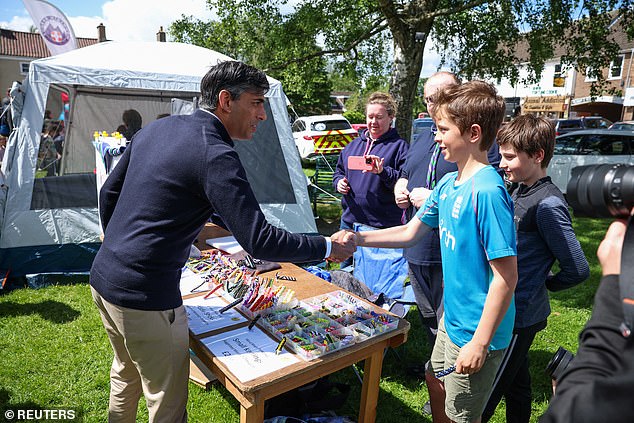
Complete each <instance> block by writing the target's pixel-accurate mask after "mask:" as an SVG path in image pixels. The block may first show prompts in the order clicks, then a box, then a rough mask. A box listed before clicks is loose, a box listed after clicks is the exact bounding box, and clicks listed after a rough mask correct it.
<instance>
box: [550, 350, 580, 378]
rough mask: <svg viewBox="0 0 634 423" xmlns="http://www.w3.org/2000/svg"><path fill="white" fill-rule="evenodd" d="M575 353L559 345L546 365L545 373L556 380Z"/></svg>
mask: <svg viewBox="0 0 634 423" xmlns="http://www.w3.org/2000/svg"><path fill="white" fill-rule="evenodd" d="M573 358H575V355H574V354H573V353H571V352H570V351H568V350H567V349H565V348H563V347H559V349H557V352H556V353H555V355H553V358H551V359H550V361H549V362H548V364H547V365H546V370H545V371H546V373H547V374H548V375H549V376H550V377H551V378H552V379H554V380H558V379H559V378H560V377H561V375H562V374H563V372H564V370H566V367H568V365H569V364H570V362H571V361H572V359H573Z"/></svg>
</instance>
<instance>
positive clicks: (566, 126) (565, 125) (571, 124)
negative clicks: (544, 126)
mask: <svg viewBox="0 0 634 423" xmlns="http://www.w3.org/2000/svg"><path fill="white" fill-rule="evenodd" d="M553 124H554V125H555V133H556V134H557V135H563V134H567V133H568V132H572V131H580V130H582V129H607V128H608V127H609V126H610V125H612V122H611V121H609V120H607V119H606V118H602V117H600V116H588V117H580V118H573V119H556V120H554V121H553Z"/></svg>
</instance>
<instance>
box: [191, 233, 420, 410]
mask: <svg viewBox="0 0 634 423" xmlns="http://www.w3.org/2000/svg"><path fill="white" fill-rule="evenodd" d="M222 235H226V232H222V231H221V230H220V229H219V228H217V227H213V226H207V227H205V229H204V230H203V232H202V233H201V235H200V236H199V241H200V242H198V243H197V246H198V247H199V248H201V249H207V248H208V247H206V245H205V244H204V241H205V240H206V239H209V238H215V237H218V236H222ZM281 265H282V268H281V269H279V270H277V272H279V273H280V274H282V275H285V276H290V277H293V278H296V280H295V281H292V280H291V281H286V280H278V281H276V282H275V284H284V285H286V287H287V288H290V289H292V290H293V291H294V292H295V296H296V297H297V299H298V300H300V305H311V306H315V303H316V302H322V303H323V302H328V301H331V302H341V301H340V300H342V299H343V298H345V299H347V300H349V301H352V302H353V303H356V304H358V305H359V306H361V305H362V307H359V308H360V309H367V310H371V313H372V316H377V315H378V316H380V317H381V319H383V320H382V321H383V322H385V326H382V328H384V329H383V330H380V329H379V328H377V330H376V331H373V333H368V331H367V329H368V328H367V327H365V326H360V325H362V323H359V324H355V323H354V321H353V322H347V323H346V322H344V323H343V324H344V325H345V324H348V323H350V325H349V326H346V327H345V329H344V330H345V331H346V333H354V334H355V337H354V340H355V341H354V342H353V343H350V344H349V345H346V346H343V345H339V343H337V344H336V346H334V347H333V348H332V349H330V348H329V347H328V345H327V346H325V347H324V348H319V350H314V349H313V350H310V349H309V350H304V349H302V346H301V343H294V342H293V341H291V338H292V339H294V340H295V341H297V339H296V337H293V336H292V334H290V335H287V340H288V342H286V345H285V347H284V348H283V349H282V350H281V351H280V353H279V354H276V353H275V350H276V349H277V347H278V345H279V339H280V338H281V337H282V336H285V335H283V334H280V333H279V332H276V331H275V328H274V327H273V326H272V325H271V323H273V324H274V323H276V322H273V318H272V317H271V315H269V316H268V318H266V317H267V315H266V313H264V314H263V316H262V317H261V318H260V319H259V320H258V322H257V324H256V325H255V326H253V327H252V328H251V329H249V327H248V326H249V323H250V322H251V318H252V317H253V316H254V315H253V314H251V313H250V312H249V310H244V309H243V308H241V307H236V308H233V309H231V310H229V311H227V312H225V313H222V315H220V314H219V313H217V311H218V308H219V307H220V306H222V305H226V304H228V303H229V301H230V298H222V293H221V291H222V289H220V290H219V291H218V292H216V293H214V294H212V295H211V296H209V297H208V298H207V299H203V297H204V296H205V292H201V293H196V294H189V295H184V296H183V298H184V300H185V305H186V307H187V306H188V304H189V307H190V309H189V310H188V315H190V314H192V315H191V316H190V318H193V319H194V320H196V319H198V318H200V321H199V322H198V323H200V322H203V323H201V324H192V320H190V346H191V348H192V350H193V351H194V352H195V353H196V356H197V358H198V359H200V361H201V362H202V363H203V364H204V365H205V366H207V367H208V368H209V369H210V370H211V371H212V372H213V373H214V375H215V376H216V377H217V378H218V380H219V381H220V383H222V384H223V385H224V386H225V387H226V388H227V390H228V391H229V392H231V394H232V395H233V396H234V397H235V398H236V399H237V400H238V401H239V402H240V421H241V422H242V423H253V422H262V421H263V420H264V401H265V400H267V399H269V398H272V397H275V396H277V395H280V394H282V393H284V392H287V391H289V390H291V389H294V388H297V387H299V386H302V385H304V384H306V383H309V382H312V381H314V380H316V379H318V378H320V377H322V376H325V375H328V374H331V373H334V372H336V371H338V370H340V369H343V368H345V367H348V366H351V365H352V364H354V363H357V362H359V361H361V360H365V366H364V375H363V387H362V392H361V404H360V409H359V419H358V421H359V422H374V421H375V418H376V406H377V400H378V395H379V382H380V378H381V367H382V364H383V351H384V350H385V348H388V347H395V346H398V345H400V344H402V343H404V342H405V341H406V339H407V332H408V331H409V327H410V325H409V323H408V322H407V321H406V320H402V319H398V318H397V317H394V316H392V315H386V314H385V311H384V310H382V309H380V308H378V307H376V306H374V305H373V304H370V303H368V302H366V301H363V300H361V299H359V298H358V297H354V296H352V295H351V294H348V293H346V292H345V291H341V290H340V289H339V288H338V287H337V286H335V285H332V284H330V283H328V282H326V281H324V280H323V279H321V278H319V277H317V276H314V275H312V274H311V273H309V272H306V271H305V270H303V269H302V268H300V267H298V266H295V265H293V264H290V263H282V264H281ZM275 273H276V271H272V272H268V273H264V274H262V275H261V276H262V277H270V278H273V277H274V276H275ZM225 297H226V295H225ZM343 302H344V303H345V301H343ZM201 305H209V307H210V308H209V309H213V310H215V311H213V312H206V314H205V315H203V313H201V311H200V310H202V308H201V309H196V307H201ZM238 310H241V311H240V312H238ZM193 311H195V313H196V314H198V315H199V316H198V317H196V316H193V314H195V313H193ZM280 313H281V314H280V316H281V317H283V316H286V318H287V319H288V318H289V317H292V316H289V315H288V314H287V313H285V312H280ZM289 313H291V312H289ZM295 313H297V312H296V311H295ZM350 313H352V311H351V312H350ZM317 314H318V313H317V312H316V311H315V315H317ZM207 317H209V319H206V318H207ZM296 317H297V318H299V320H301V319H302V316H301V315H298V316H296ZM353 317H354V316H353ZM333 318H334V317H333ZM357 319H359V317H358V316H357ZM292 320H293V321H294V322H297V319H296V318H293V319H292ZM317 320H323V321H327V320H328V318H327V317H325V316H324V317H323V319H317ZM205 322H206V323H207V324H209V325H210V326H207V327H205ZM331 322H332V321H331ZM326 324H327V323H326ZM333 325H337V323H333ZM379 326H381V325H379ZM296 327H297V326H296ZM356 327H362V328H364V330H361V329H359V330H358V331H356V330H354V329H355V328H356ZM313 329H314V328H313ZM329 329H330V330H331V329H333V327H330V328H329ZM298 330H301V329H298ZM307 330H308V329H307ZM318 330H320V328H317V331H318ZM297 333H299V332H297ZM311 333H313V334H314V331H311ZM337 333H339V332H337ZM331 334H333V335H334V334H335V332H333V333H331ZM361 334H364V335H369V336H368V337H366V336H364V335H361ZM302 335H303V334H302ZM276 336H277V338H276ZM342 336H343V335H342ZM297 338H299V339H302V338H301V337H299V335H298V336H297ZM348 338H349V337H346V339H348ZM329 339H330V340H331V339H332V338H330V337H329ZM297 342H300V341H297ZM330 345H334V344H330ZM311 348H314V346H312V345H311Z"/></svg>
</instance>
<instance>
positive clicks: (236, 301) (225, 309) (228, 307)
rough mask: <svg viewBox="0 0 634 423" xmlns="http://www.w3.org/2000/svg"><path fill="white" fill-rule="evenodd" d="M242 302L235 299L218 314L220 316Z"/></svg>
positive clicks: (240, 299)
mask: <svg viewBox="0 0 634 423" xmlns="http://www.w3.org/2000/svg"><path fill="white" fill-rule="evenodd" d="M241 302H242V298H238V299H236V300H235V301H234V302H232V303H229V304H227V305H226V306H224V307H223V308H221V309H220V310H219V311H218V312H219V313H220V314H222V313H224V312H226V311H227V310H231V309H232V308H234V307H235V306H237V305H238V304H240V303H241Z"/></svg>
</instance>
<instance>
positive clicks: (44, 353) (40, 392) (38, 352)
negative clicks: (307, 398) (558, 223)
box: [0, 219, 609, 423]
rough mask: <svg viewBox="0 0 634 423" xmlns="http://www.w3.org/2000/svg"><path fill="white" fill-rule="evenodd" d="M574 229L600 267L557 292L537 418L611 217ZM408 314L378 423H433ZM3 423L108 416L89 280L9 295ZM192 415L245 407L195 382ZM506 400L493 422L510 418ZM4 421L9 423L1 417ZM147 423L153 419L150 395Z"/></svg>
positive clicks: (0, 373) (542, 341)
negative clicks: (48, 413)
mask: <svg viewBox="0 0 634 423" xmlns="http://www.w3.org/2000/svg"><path fill="white" fill-rule="evenodd" d="M574 224H575V229H576V232H577V236H578V237H579V239H580V241H581V244H582V246H583V249H584V251H585V253H586V256H587V257H588V260H589V261H590V264H591V271H592V274H591V277H590V280H589V281H587V282H585V283H584V284H582V285H581V286H579V287H576V288H573V289H571V290H568V291H563V292H560V293H557V294H553V295H552V296H551V304H552V309H553V313H552V315H551V316H550V318H549V320H548V327H547V328H546V329H545V330H544V331H542V332H541V333H540V334H539V335H538V336H537V338H536V340H535V343H534V345H533V348H532V349H531V352H530V360H531V372H532V375H533V387H534V401H533V419H532V421H537V418H538V416H539V415H541V414H542V413H543V412H544V410H545V409H546V407H547V405H548V399H549V398H550V392H551V388H550V380H549V379H548V377H547V376H546V374H545V373H544V371H543V369H544V368H545V367H546V364H547V362H548V360H550V358H551V357H552V355H553V354H554V353H555V351H556V350H557V348H558V347H559V346H563V347H565V348H567V349H569V350H571V351H573V352H574V351H576V349H577V335H578V333H579V331H580V329H581V328H582V327H583V325H584V323H585V322H586V320H587V319H588V317H589V316H590V311H591V307H592V299H593V296H594V293H595V291H596V288H597V284H598V282H599V278H600V273H601V271H600V268H599V265H598V263H597V259H596V249H597V246H598V243H599V242H600V240H601V239H602V238H603V234H604V233H605V230H606V228H607V226H608V224H609V222H608V221H607V220H590V219H575V222H574ZM408 320H409V321H410V323H411V324H412V330H411V332H410V334H409V336H408V338H409V340H408V342H407V343H406V344H405V345H403V346H401V347H399V348H398V349H396V352H397V353H398V355H399V357H397V355H396V354H395V353H394V352H393V351H390V352H388V354H387V355H386V357H385V361H384V366H383V377H382V380H381V385H380V388H381V391H380V395H379V406H378V409H377V421H378V422H393V421H397V422H421V421H426V422H429V421H431V418H430V417H428V416H424V415H423V414H422V406H423V404H424V403H425V401H426V400H427V399H428V394H427V389H426V387H425V386H424V384H422V383H421V381H420V380H418V379H416V378H415V377H413V376H412V375H409V374H407V370H406V369H407V365H408V364H411V363H421V362H422V361H423V360H424V359H425V357H427V356H428V354H429V347H428V345H427V344H426V341H425V339H424V338H425V337H424V335H423V333H422V330H421V327H420V322H419V319H418V316H417V312H416V310H415V309H412V310H410V314H409V315H408ZM0 351H1V352H2V359H3V363H2V366H0V413H1V414H0V415H1V416H3V417H0V419H3V418H4V411H5V410H6V409H13V410H16V409H35V408H41V409H49V408H73V409H75V410H77V411H79V412H80V413H81V415H82V416H83V421H84V422H105V421H106V420H107V418H106V410H107V406H108V390H109V379H108V372H109V368H110V363H111V360H112V352H111V349H110V346H109V344H108V340H107V338H106V334H105V332H104V329H103V327H102V325H101V321H100V319H99V316H98V313H97V309H96V307H95V306H94V305H93V303H92V299H91V296H90V289H89V287H88V285H87V284H86V283H77V284H73V285H58V286H51V287H47V288H42V289H37V290H35V289H17V290H13V291H11V292H9V293H5V294H2V295H0ZM332 378H333V379H334V380H338V381H345V382H347V383H349V384H351V386H352V391H351V394H350V398H349V400H348V401H347V403H346V404H345V405H344V406H343V407H342V408H341V409H340V410H339V411H338V413H339V414H340V415H347V416H350V417H352V418H353V419H356V416H357V413H358V404H359V397H360V394H361V385H360V384H359V383H358V381H357V380H356V376H355V375H354V373H353V371H352V369H351V368H348V369H344V370H342V371H340V372H337V373H335V374H334V375H333V376H332ZM188 412H189V417H190V421H191V422H218V423H221V422H237V421H239V409H238V403H237V401H236V400H234V399H233V397H232V396H231V394H229V393H228V391H226V390H225V389H224V388H223V387H222V386H220V385H216V386H214V387H213V388H212V389H211V390H209V391H204V390H203V389H201V388H199V387H198V386H196V385H193V384H190V390H189V403H188ZM504 420H505V419H504V404H503V403H502V404H501V405H500V407H499V408H498V410H497V413H496V415H495V416H494V418H493V420H492V421H494V422H504ZM0 421H1V420H0ZM138 421H147V411H146V410H145V404H144V402H143V400H142V401H141V403H140V405H139V417H138Z"/></svg>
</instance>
